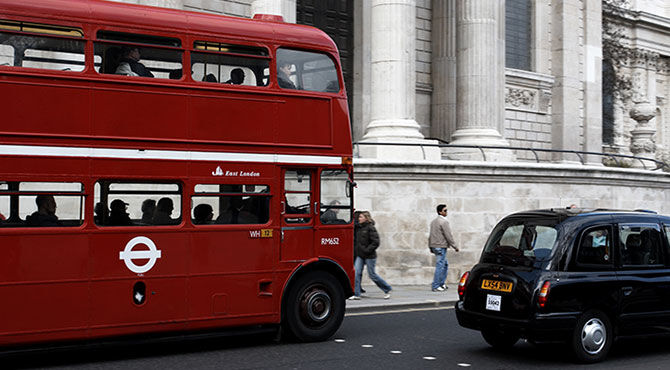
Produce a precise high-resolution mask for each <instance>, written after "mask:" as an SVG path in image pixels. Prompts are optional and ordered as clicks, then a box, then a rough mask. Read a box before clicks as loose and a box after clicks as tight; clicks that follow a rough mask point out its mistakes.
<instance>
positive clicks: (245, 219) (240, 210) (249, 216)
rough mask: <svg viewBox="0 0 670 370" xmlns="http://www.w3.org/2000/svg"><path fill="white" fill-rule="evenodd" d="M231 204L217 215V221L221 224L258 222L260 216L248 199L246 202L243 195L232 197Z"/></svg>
mask: <svg viewBox="0 0 670 370" xmlns="http://www.w3.org/2000/svg"><path fill="white" fill-rule="evenodd" d="M229 199H230V206H229V207H228V208H227V209H226V210H225V211H223V212H221V214H220V215H219V217H217V219H216V222H217V223H220V224H257V223H258V216H257V215H256V214H255V209H253V208H252V205H251V203H250V202H249V201H250V199H248V200H247V201H246V202H245V201H244V199H242V197H239V196H235V197H230V198H229Z"/></svg>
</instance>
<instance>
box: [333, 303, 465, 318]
mask: <svg viewBox="0 0 670 370" xmlns="http://www.w3.org/2000/svg"><path fill="white" fill-rule="evenodd" d="M453 309H454V307H449V306H448V307H424V308H406V309H399V310H388V311H370V312H351V313H347V314H344V316H345V317H352V316H367V315H382V314H387V313H402V312H419V311H437V310H453Z"/></svg>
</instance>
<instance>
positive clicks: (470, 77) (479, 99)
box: [446, 0, 514, 161]
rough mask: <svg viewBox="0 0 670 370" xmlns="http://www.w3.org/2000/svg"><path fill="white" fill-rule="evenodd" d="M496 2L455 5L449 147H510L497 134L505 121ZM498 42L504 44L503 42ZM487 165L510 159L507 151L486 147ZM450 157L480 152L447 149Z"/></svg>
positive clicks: (471, 0)
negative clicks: (453, 121) (453, 119)
mask: <svg viewBox="0 0 670 370" xmlns="http://www.w3.org/2000/svg"><path fill="white" fill-rule="evenodd" d="M504 6H505V2H504V1H500V0H457V1H456V34H457V50H456V59H457V67H456V70H457V72H456V75H457V76H456V79H457V83H456V85H457V86H456V89H457V94H458V96H457V101H456V125H457V130H456V132H454V133H453V135H452V139H453V141H452V142H451V144H457V145H482V146H509V144H508V143H507V141H506V140H505V139H503V137H502V135H501V134H500V131H499V130H498V128H499V127H501V125H502V123H501V122H498V121H500V120H502V119H503V117H504V114H505V112H504V109H505V107H504V105H503V104H502V103H501V102H502V94H503V90H504V89H503V87H504V86H505V74H504V68H502V67H501V65H500V63H503V64H504V60H505V56H504V35H502V36H501V35H499V33H501V32H504V22H505V20H504V18H502V19H501V14H503V12H501V7H503V9H504ZM501 40H502V41H501ZM485 152H486V160H487V161H509V160H512V159H513V158H514V154H513V152H512V151H510V150H504V149H501V150H494V149H488V150H485ZM446 153H447V154H448V157H449V158H452V159H469V160H481V159H482V156H481V154H480V151H479V150H478V149H459V148H448V150H447V151H446Z"/></svg>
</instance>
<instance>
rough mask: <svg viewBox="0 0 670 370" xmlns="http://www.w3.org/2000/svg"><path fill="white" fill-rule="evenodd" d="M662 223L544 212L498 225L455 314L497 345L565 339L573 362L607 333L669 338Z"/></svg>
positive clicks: (648, 217)
mask: <svg viewBox="0 0 670 370" xmlns="http://www.w3.org/2000/svg"><path fill="white" fill-rule="evenodd" d="M669 247H670V217H667V216H661V215H658V214H656V213H655V212H651V211H643V210H642V211H618V210H583V209H547V210H536V211H527V212H520V213H515V214H512V215H509V216H507V217H505V218H504V219H502V220H501V221H500V222H499V223H498V225H496V227H495V228H494V229H493V231H492V232H491V235H490V236H489V238H488V240H487V242H486V245H485V246H484V250H483V252H482V255H481V258H480V260H479V263H478V264H476V265H475V266H474V267H473V268H472V270H470V271H469V272H466V273H465V274H463V276H462V277H461V280H460V282H459V286H458V294H459V301H458V302H457V303H456V316H457V318H458V322H459V324H460V325H461V326H463V327H466V328H470V329H475V330H479V331H481V333H482V336H483V337H484V340H486V342H488V343H489V344H490V345H492V346H494V347H498V348H505V347H511V346H513V345H514V344H515V343H516V342H517V341H518V340H519V339H520V338H525V339H527V340H528V341H530V342H534V343H541V342H567V343H569V345H570V348H571V349H572V351H573V352H574V354H575V357H576V359H577V360H579V361H581V362H596V361H600V360H602V359H604V358H605V356H607V353H608V352H609V350H610V348H611V346H612V342H613V340H614V339H615V338H616V337H619V336H629V335H639V334H645V335H646V334H656V333H668V332H670V255H669V254H668V253H669V252H670V251H669Z"/></svg>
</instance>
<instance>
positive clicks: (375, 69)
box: [359, 0, 440, 160]
mask: <svg viewBox="0 0 670 370" xmlns="http://www.w3.org/2000/svg"><path fill="white" fill-rule="evenodd" d="M370 3H371V17H370V23H371V37H372V39H371V40H370V41H371V42H370V59H371V91H370V94H371V98H370V102H371V106H370V123H369V124H368V125H367V128H366V133H365V136H363V140H362V142H364V143H403V144H436V142H435V141H429V140H424V137H423V135H422V134H421V132H420V131H419V129H420V128H419V124H418V123H417V122H416V106H415V101H416V1H415V0H371V1H370ZM359 155H360V156H361V157H368V158H379V159H390V160H421V159H428V160H439V159H440V152H439V149H437V148H436V147H421V146H385V145H365V144H364V145H360V147H359Z"/></svg>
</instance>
